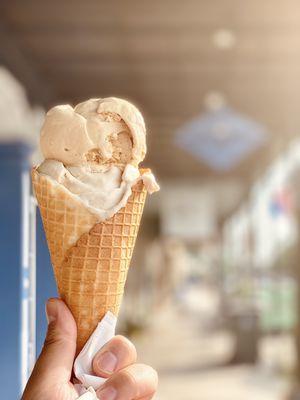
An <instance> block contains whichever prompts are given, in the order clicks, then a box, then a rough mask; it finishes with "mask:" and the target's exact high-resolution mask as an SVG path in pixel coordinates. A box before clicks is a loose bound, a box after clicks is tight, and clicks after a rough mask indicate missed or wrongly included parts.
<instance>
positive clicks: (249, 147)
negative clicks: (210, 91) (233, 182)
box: [175, 107, 268, 171]
mask: <svg viewBox="0 0 300 400" xmlns="http://www.w3.org/2000/svg"><path fill="white" fill-rule="evenodd" d="M267 138H268V134H267V132H266V129H265V127H264V126H262V125H260V124H259V123H258V122H256V121H254V120H251V119H250V118H248V117H246V116H244V115H242V114H240V113H238V112H236V111H235V110H233V109H230V108H228V107H224V108H222V109H219V110H217V111H209V112H207V113H206V114H204V115H199V116H198V117H196V118H195V119H193V120H192V121H189V122H188V123H186V124H185V125H183V126H182V127H181V128H180V129H179V131H178V132H177V135H176V136H175V143H176V144H177V145H178V146H179V147H181V148H183V149H184V150H186V151H188V152H189V153H190V154H192V155H193V156H194V157H195V158H196V159H199V160H201V161H202V162H204V163H206V164H207V165H208V166H209V167H211V168H212V169H214V170H216V171H229V170H230V169H232V168H234V167H235V166H237V165H238V164H239V162H241V161H242V160H243V159H244V158H245V157H247V156H248V155H249V154H251V153H252V152H254V151H255V150H257V149H258V148H260V147H261V146H263V145H264V144H265V143H266V141H267Z"/></svg>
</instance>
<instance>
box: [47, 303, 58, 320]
mask: <svg viewBox="0 0 300 400" xmlns="http://www.w3.org/2000/svg"><path fill="white" fill-rule="evenodd" d="M46 317H47V321H48V324H50V322H53V321H55V320H56V318H57V307H56V301H54V299H49V300H48V301H47V303H46Z"/></svg>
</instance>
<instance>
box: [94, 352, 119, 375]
mask: <svg viewBox="0 0 300 400" xmlns="http://www.w3.org/2000/svg"><path fill="white" fill-rule="evenodd" d="M117 363H118V359H117V357H116V356H115V355H114V354H113V353H112V352H111V351H105V352H104V353H102V354H99V356H98V357H97V365H98V367H99V368H100V369H101V371H105V372H109V373H111V372H114V370H115V369H116V366H117Z"/></svg>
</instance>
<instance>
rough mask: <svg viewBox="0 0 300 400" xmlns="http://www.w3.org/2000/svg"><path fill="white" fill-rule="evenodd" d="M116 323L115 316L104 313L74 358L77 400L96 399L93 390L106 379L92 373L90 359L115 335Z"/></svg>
mask: <svg viewBox="0 0 300 400" xmlns="http://www.w3.org/2000/svg"><path fill="white" fill-rule="evenodd" d="M116 323H117V318H116V317H115V316H114V315H113V314H112V313H111V312H108V313H106V314H105V316H104V317H103V319H102V320H101V322H99V324H98V326H97V328H96V329H95V331H94V332H93V333H92V335H91V336H90V338H89V340H88V341H87V342H86V344H85V346H84V347H83V349H82V350H81V352H80V353H79V354H78V356H77V358H76V360H75V363H74V374H75V376H76V378H77V379H78V381H79V382H80V383H79V384H75V388H76V389H77V392H78V394H79V395H80V397H78V400H79V399H80V400H94V399H95V400H96V399H98V398H97V396H96V392H95V390H97V389H99V387H100V386H101V385H103V383H104V382H105V381H106V379H105V378H99V377H98V376H94V375H92V373H93V369H92V361H93V358H94V356H95V355H96V353H97V351H99V350H100V349H101V347H102V346H104V345H105V343H107V342H108V341H109V340H110V339H111V338H112V337H114V336H115V329H116Z"/></svg>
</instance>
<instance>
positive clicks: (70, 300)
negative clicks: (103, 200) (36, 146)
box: [32, 169, 146, 351]
mask: <svg viewBox="0 0 300 400" xmlns="http://www.w3.org/2000/svg"><path fill="white" fill-rule="evenodd" d="M143 172H145V171H143ZM32 182H33V186H34V190H35V194H36V197H37V201H38V205H39V208H40V213H41V217H42V220H43V225H44V230H45V233H46V238H47V242H48V247H49V251H50V256H51V261H52V265H53V269H54V274H55V279H56V283H57V288H58V292H59V295H60V296H61V298H62V299H63V300H64V301H65V302H66V304H67V305H68V307H69V308H70V310H71V312H72V314H73V316H74V318H75V321H76V323H77V328H78V337H77V351H80V349H81V348H82V347H83V345H84V344H85V342H86V341H87V339H88V338H89V336H90V335H91V333H92V332H93V331H94V329H95V328H96V326H97V324H98V322H99V321H100V320H101V319H102V317H103V316H104V315H105V313H106V312H107V311H111V312H112V313H114V314H115V315H117V314H118V312H119V308H120V305H121V301H122V296H123V292H124V285H125V282H126V277H127V272H128V268H129V264H130V260H131V257H132V252H133V248H134V245H135V241H136V237H137V234H138V229H139V225H140V220H141V216H142V212H143V207H144V203H145V199H146V189H145V187H144V184H143V182H142V180H140V181H138V183H137V184H136V185H135V186H134V187H133V188H132V195H131V196H130V198H129V199H128V201H127V204H126V206H125V207H124V208H122V209H120V210H119V211H118V212H117V213H116V214H115V215H114V216H113V217H112V218H110V219H108V220H105V221H104V222H98V219H97V216H96V215H94V214H92V213H91V212H90V211H89V210H87V208H86V207H85V206H84V204H83V203H82V202H80V201H79V200H77V199H76V197H74V196H72V195H71V194H70V193H69V192H68V191H67V190H66V189H65V188H64V187H63V186H62V185H59V184H57V183H56V182H55V181H53V180H52V179H50V178H49V177H47V176H45V175H42V174H39V173H38V172H37V170H36V169H33V170H32Z"/></svg>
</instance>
